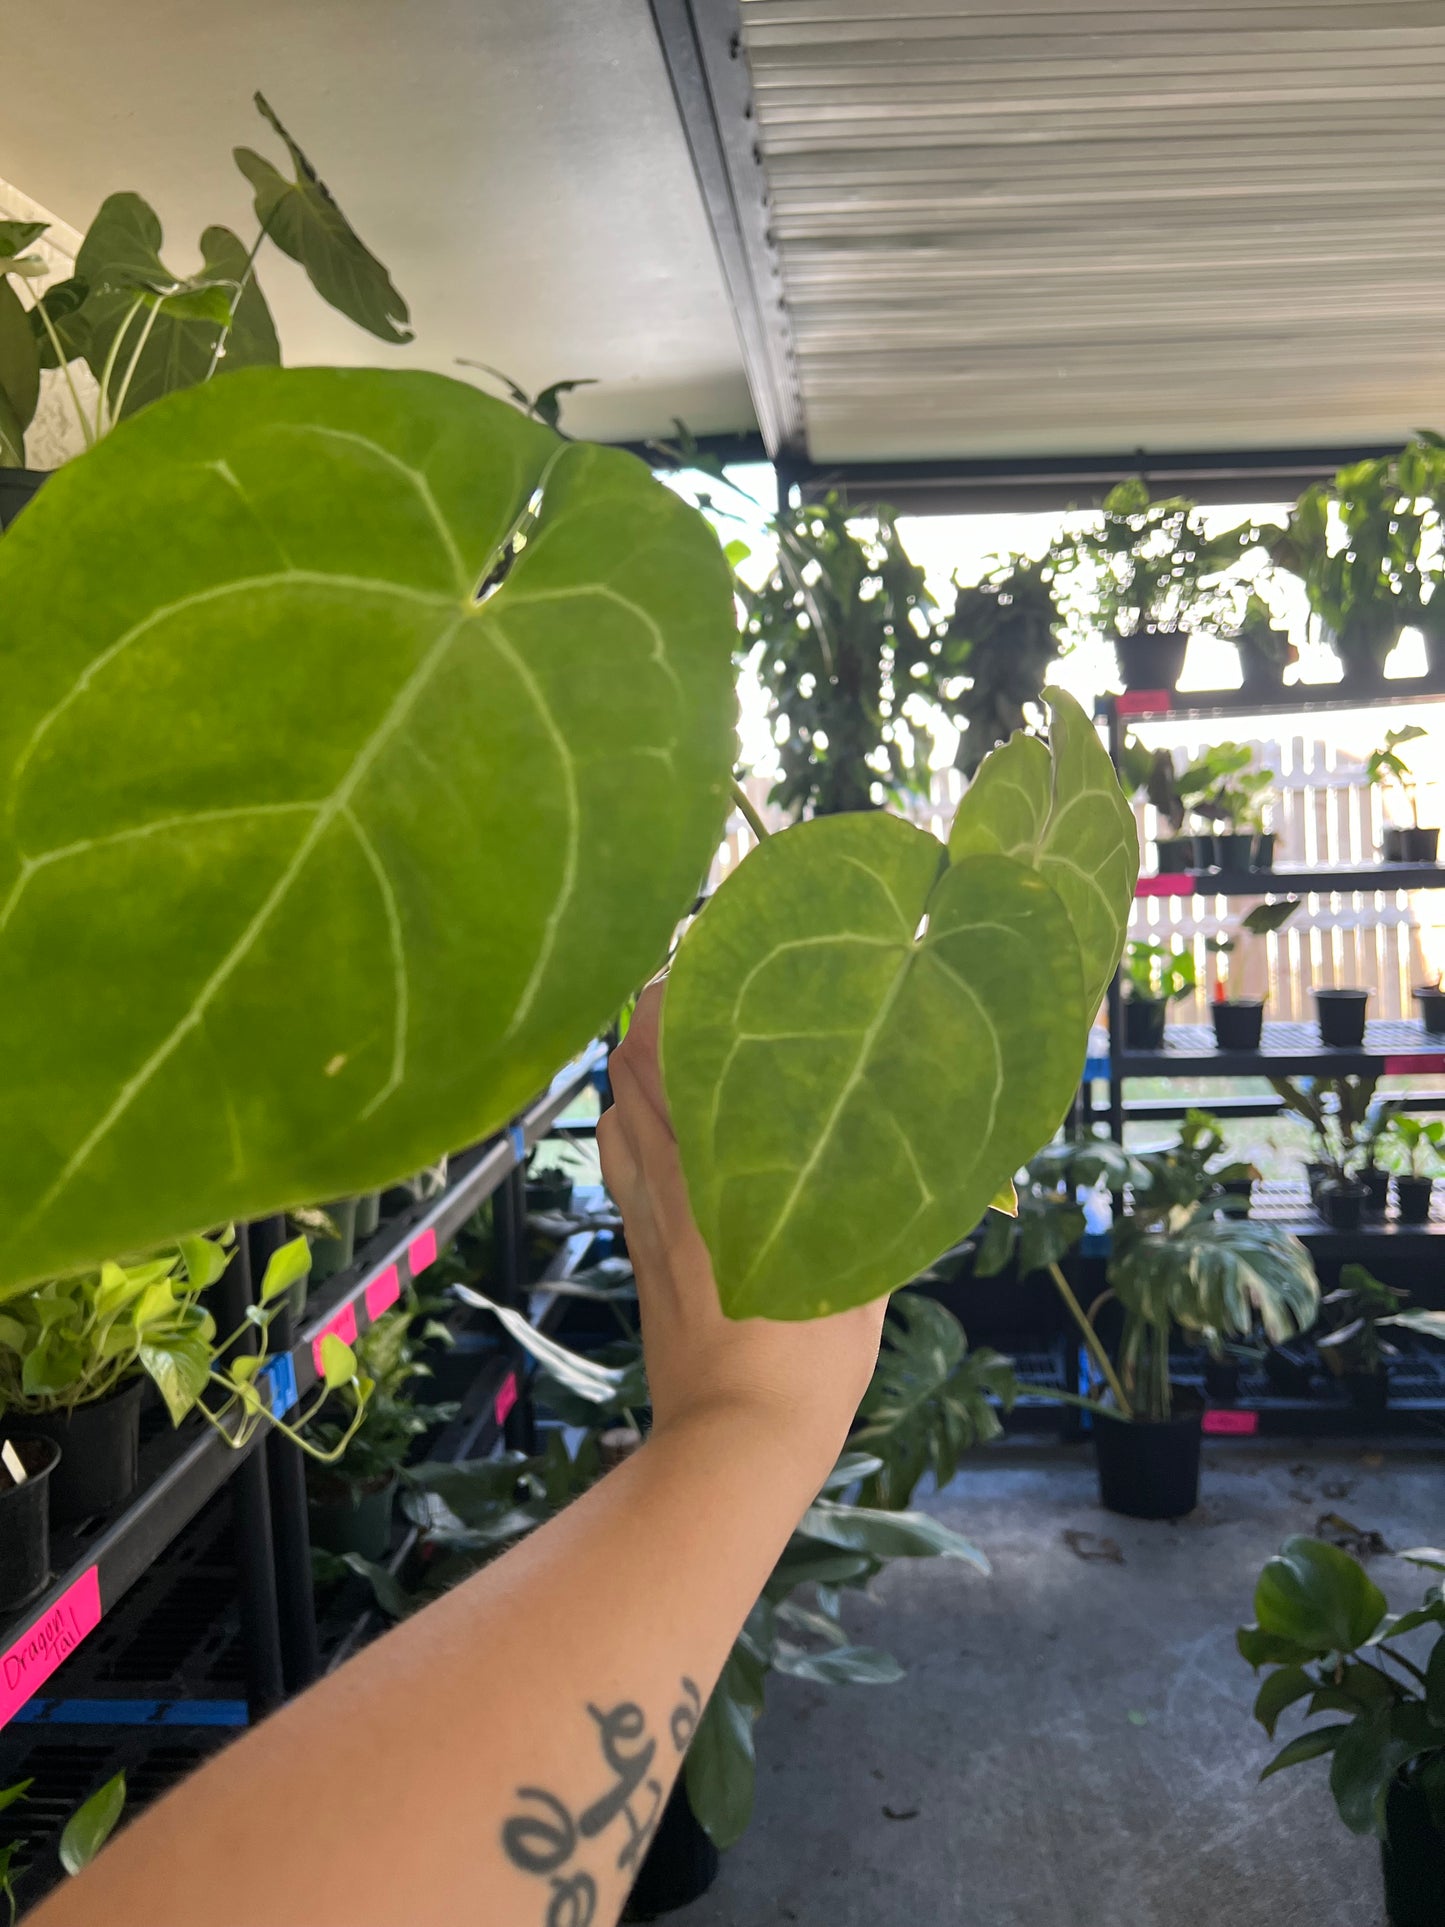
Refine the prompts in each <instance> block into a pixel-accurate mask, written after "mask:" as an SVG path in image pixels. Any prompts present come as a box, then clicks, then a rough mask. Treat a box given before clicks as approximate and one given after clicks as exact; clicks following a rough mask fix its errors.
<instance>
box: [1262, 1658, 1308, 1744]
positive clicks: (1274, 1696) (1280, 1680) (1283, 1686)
mask: <svg viewBox="0 0 1445 1927" xmlns="http://www.w3.org/2000/svg"><path fill="white" fill-rule="evenodd" d="M1314 1686H1315V1682H1314V1680H1313V1679H1312V1678H1311V1676H1310V1675H1309V1674H1308V1673H1307V1672H1306V1671H1305V1670H1304V1668H1303V1667H1302V1666H1281V1667H1280V1669H1279V1671H1278V1672H1275V1673H1271V1674H1270V1676H1269V1678H1268V1679H1267V1680H1265V1682H1264V1684H1263V1685H1262V1686H1261V1687H1260V1689H1259V1692H1258V1693H1257V1694H1256V1695H1255V1701H1254V1717H1255V1718H1256V1719H1257V1720H1258V1721H1259V1723H1260V1725H1261V1726H1262V1727H1263V1728H1264V1730H1265V1732H1266V1733H1268V1735H1269V1737H1270V1738H1271V1739H1273V1738H1274V1729H1275V1727H1276V1725H1277V1724H1278V1723H1279V1716H1280V1714H1281V1713H1282V1712H1283V1711H1284V1709H1285V1708H1286V1707H1287V1706H1293V1705H1294V1703H1295V1701H1296V1700H1301V1699H1304V1698H1305V1697H1306V1696H1307V1695H1308V1694H1310V1693H1312V1692H1313V1691H1314Z"/></svg>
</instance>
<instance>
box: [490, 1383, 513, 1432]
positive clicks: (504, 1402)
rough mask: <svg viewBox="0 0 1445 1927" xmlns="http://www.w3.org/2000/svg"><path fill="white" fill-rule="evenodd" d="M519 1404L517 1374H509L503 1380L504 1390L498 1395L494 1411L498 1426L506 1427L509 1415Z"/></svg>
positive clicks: (493, 1407)
mask: <svg viewBox="0 0 1445 1927" xmlns="http://www.w3.org/2000/svg"><path fill="white" fill-rule="evenodd" d="M516 1402H517V1374H516V1373H515V1372H508V1373H507V1376H506V1377H505V1378H504V1379H503V1380H502V1389H501V1391H500V1392H498V1393H497V1396H496V1400H495V1402H494V1404H493V1406H492V1410H493V1411H494V1412H495V1413H496V1415H497V1423H498V1425H505V1424H506V1422H507V1414H508V1412H510V1411H511V1409H512V1407H513V1406H514V1405H515V1404H516Z"/></svg>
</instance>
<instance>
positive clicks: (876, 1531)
mask: <svg viewBox="0 0 1445 1927" xmlns="http://www.w3.org/2000/svg"><path fill="white" fill-rule="evenodd" d="M800 1530H801V1531H803V1532H805V1533H807V1534H809V1535H810V1536H811V1537H812V1538H814V1539H822V1540H826V1541H829V1542H831V1543H832V1544H833V1545H836V1546H846V1547H848V1548H849V1549H851V1550H852V1551H854V1552H866V1553H867V1555H868V1557H869V1558H870V1559H877V1560H880V1561H881V1560H884V1559H910V1558H933V1557H942V1558H945V1559H962V1560H965V1561H966V1562H967V1563H968V1564H969V1565H971V1566H973V1567H974V1568H975V1570H976V1571H978V1572H983V1573H986V1572H988V1571H989V1563H988V1560H987V1559H986V1558H985V1557H984V1555H983V1554H982V1553H981V1552H980V1551H979V1549H978V1547H977V1546H975V1545H972V1544H971V1543H970V1542H969V1541H968V1540H967V1539H965V1538H963V1537H962V1536H961V1534H959V1533H957V1532H951V1531H950V1530H949V1528H948V1527H947V1526H945V1525H941V1524H940V1523H939V1521H938V1520H937V1519H933V1518H930V1517H929V1515H928V1514H927V1513H926V1512H879V1511H875V1510H873V1509H872V1508H870V1507H868V1506H860V1505H833V1504H830V1503H828V1502H826V1501H823V1502H819V1503H818V1504H816V1505H812V1506H810V1507H809V1508H808V1510H807V1511H806V1512H805V1513H804V1514H803V1519H802V1525H801V1527H800Z"/></svg>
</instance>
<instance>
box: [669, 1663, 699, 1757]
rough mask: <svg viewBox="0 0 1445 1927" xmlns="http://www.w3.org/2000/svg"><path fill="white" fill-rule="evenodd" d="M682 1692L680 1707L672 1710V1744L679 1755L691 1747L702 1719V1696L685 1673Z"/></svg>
mask: <svg viewBox="0 0 1445 1927" xmlns="http://www.w3.org/2000/svg"><path fill="white" fill-rule="evenodd" d="M682 1690H683V1694H684V1698H683V1701H682V1703H681V1705H679V1706H674V1707H673V1709H672V1743H673V1745H674V1746H675V1747H676V1748H677V1750H678V1752H679V1753H686V1751H687V1749H688V1748H689V1746H691V1745H692V1736H693V1734H694V1733H696V1731H697V1723H698V1721H699V1720H700V1719H701V1718H702V1694H701V1693H699V1692H698V1690H697V1687H696V1685H695V1684H694V1682H693V1681H692V1680H690V1679H689V1678H688V1677H687V1675H686V1673H684V1674H683V1677H682Z"/></svg>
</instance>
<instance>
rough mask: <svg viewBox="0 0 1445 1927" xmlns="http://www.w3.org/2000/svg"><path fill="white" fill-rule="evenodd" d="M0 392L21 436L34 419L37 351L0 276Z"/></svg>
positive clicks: (15, 297) (26, 323)
mask: <svg viewBox="0 0 1445 1927" xmlns="http://www.w3.org/2000/svg"><path fill="white" fill-rule="evenodd" d="M0 391H3V393H4V395H5V399H6V401H7V402H8V403H9V407H10V413H11V414H12V415H13V417H14V419H15V421H16V422H17V423H18V424H19V427H20V430H21V433H22V434H23V433H24V431H25V430H26V429H27V428H28V427H29V426H30V424H31V422H32V421H34V419H35V408H36V404H37V402H38V401H39V399H40V350H39V348H38V347H37V346H36V342H35V337H34V335H33V334H32V333H31V332H30V318H29V316H28V315H27V314H26V312H25V308H24V305H23V304H22V302H21V300H20V297H19V295H18V294H16V292H15V290H14V288H12V287H11V285H10V283H9V282H8V281H7V280H6V279H5V276H4V275H3V274H0Z"/></svg>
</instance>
